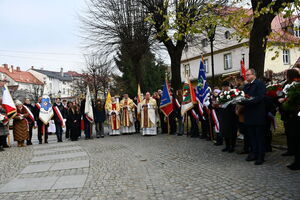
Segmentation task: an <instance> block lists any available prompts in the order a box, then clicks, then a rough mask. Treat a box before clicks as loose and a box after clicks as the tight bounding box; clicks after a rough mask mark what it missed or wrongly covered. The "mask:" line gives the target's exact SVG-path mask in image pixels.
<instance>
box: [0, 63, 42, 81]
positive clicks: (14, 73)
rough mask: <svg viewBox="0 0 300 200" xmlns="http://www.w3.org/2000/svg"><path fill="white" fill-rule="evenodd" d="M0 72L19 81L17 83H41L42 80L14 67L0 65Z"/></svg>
mask: <svg viewBox="0 0 300 200" xmlns="http://www.w3.org/2000/svg"><path fill="white" fill-rule="evenodd" d="M0 72H1V73H3V74H6V75H7V76H9V77H10V78H11V79H13V80H14V81H16V82H19V83H28V84H36V85H43V82H41V81H40V80H38V79H37V78H36V77H35V76H33V74H31V73H30V72H26V71H21V70H16V69H13V70H9V69H8V68H5V67H3V66H1V67H0Z"/></svg>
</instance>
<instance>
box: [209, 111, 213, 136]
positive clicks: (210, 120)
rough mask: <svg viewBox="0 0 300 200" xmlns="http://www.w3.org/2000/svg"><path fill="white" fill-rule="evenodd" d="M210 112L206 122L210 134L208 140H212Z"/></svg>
mask: <svg viewBox="0 0 300 200" xmlns="http://www.w3.org/2000/svg"><path fill="white" fill-rule="evenodd" d="M210 117H211V113H209V115H208V123H209V134H210V140H211V141H213V131H212V126H211V118H210Z"/></svg>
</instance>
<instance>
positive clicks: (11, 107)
mask: <svg viewBox="0 0 300 200" xmlns="http://www.w3.org/2000/svg"><path fill="white" fill-rule="evenodd" d="M2 106H3V108H4V109H5V110H6V113H7V115H8V116H9V118H13V117H14V116H15V115H16V114H17V109H16V105H15V103H14V101H13V99H12V97H11V94H10V92H9V90H8V88H7V86H6V85H4V87H3V90H2Z"/></svg>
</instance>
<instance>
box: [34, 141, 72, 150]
mask: <svg viewBox="0 0 300 200" xmlns="http://www.w3.org/2000/svg"><path fill="white" fill-rule="evenodd" d="M73 145H74V143H72V142H63V143H57V142H55V143H52V144H41V145H35V146H33V149H35V150H38V149H53V148H61V147H65V146H73Z"/></svg>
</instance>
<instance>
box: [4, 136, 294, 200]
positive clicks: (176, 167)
mask: <svg viewBox="0 0 300 200" xmlns="http://www.w3.org/2000/svg"><path fill="white" fill-rule="evenodd" d="M50 138H52V140H51V142H52V143H54V144H53V145H52V144H48V145H45V144H43V145H33V146H30V147H26V148H17V147H12V148H10V149H8V150H6V151H5V152H1V153H0V160H1V162H0V199H1V200H6V199H26V200H29V199H92V200H96V199H105V200H119V199H120V200H123V199H124V200H125V199H130V200H144V199H145V200H146V199H147V200H148V199H149V200H156V199H157V200H176V199H182V200H189V199H191V200H194V199H218V200H219V199H229V200H234V199H272V200H276V199H287V200H292V199H295V200H299V199H300V172H299V171H290V170H288V169H287V168H286V165H287V164H289V163H290V162H291V161H292V158H285V157H282V156H280V154H281V153H282V151H280V150H274V152H272V153H269V154H268V155H267V157H266V160H267V161H266V163H265V164H264V165H261V166H255V165H254V163H253V162H246V161H244V159H245V156H244V155H238V154H236V153H232V154H229V153H223V152H221V149H222V148H223V147H215V146H214V145H212V143H211V142H208V141H205V140H201V139H198V138H196V139H195V138H188V137H185V136H182V137H178V136H171V135H158V136H152V137H143V136H140V135H137V134H135V135H123V136H111V137H110V136H106V137H105V138H101V139H96V138H95V139H92V140H80V141H77V142H70V141H64V142H63V143H56V142H55V139H54V136H51V137H50ZM47 150H49V151H47ZM76 153H77V154H78V155H79V156H73V155H76ZM53 155H61V157H57V156H53ZM41 157H43V158H44V159H37V158H41ZM74 161H76V162H74ZM81 161H83V162H84V163H82V162H81ZM70 162H71V163H72V162H73V163H77V164H74V165H72V164H70ZM86 162H88V163H89V165H88V166H86ZM64 163H65V164H64ZM67 163H69V164H67ZM79 163H81V164H79ZM56 164H58V166H56V167H55V166H54V165H56ZM39 166H42V168H39ZM32 167H33V168H32ZM44 167H48V168H46V169H44ZM35 170H36V171H35ZM39 170H40V171H39ZM59 177H60V178H61V179H63V180H60V179H58V178H59ZM64 177H65V178H66V179H64ZM70 178H71V179H70ZM69 179H70V180H71V181H70V180H69ZM79 179H80V180H79ZM37 180H38V181H39V184H36V183H35V182H37ZM43 180H45V181H47V180H51V181H54V182H53V184H52V185H51V184H50V183H49V184H48V185H49V187H48V188H47V187H46V186H45V187H44V188H43V187H41V185H42V184H45V183H43ZM68 180H69V181H68ZM18 181H23V182H24V181H25V182H26V181H28V185H30V184H31V182H30V181H32V187H34V188H35V189H32V187H31V188H30V187H25V188H24V186H22V188H19V189H20V191H17V192H16V191H15V192H14V191H13V190H15V189H16V188H17V187H19V186H20V185H16V186H15V185H13V184H16V183H15V182H18ZM74 182H76V183H74ZM11 189H12V191H11ZM33 190H34V191H33Z"/></svg>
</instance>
